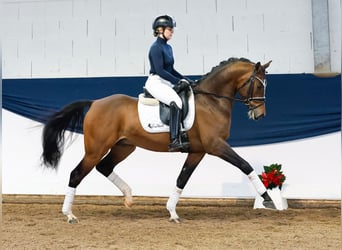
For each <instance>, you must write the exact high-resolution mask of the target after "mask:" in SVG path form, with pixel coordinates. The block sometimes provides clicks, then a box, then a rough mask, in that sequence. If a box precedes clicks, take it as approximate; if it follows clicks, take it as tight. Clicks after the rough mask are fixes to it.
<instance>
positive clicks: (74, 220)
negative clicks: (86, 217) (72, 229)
mask: <svg viewBox="0 0 342 250" xmlns="http://www.w3.org/2000/svg"><path fill="white" fill-rule="evenodd" d="M78 222H79V220H78V219H77V218H70V219H68V223H69V224H77V223H78Z"/></svg>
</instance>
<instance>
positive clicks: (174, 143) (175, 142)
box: [169, 102, 189, 152]
mask: <svg viewBox="0 0 342 250" xmlns="http://www.w3.org/2000/svg"><path fill="white" fill-rule="evenodd" d="M180 122H181V110H180V109H179V108H178V107H177V105H176V103H175V102H171V103H170V144H169V152H175V151H181V150H185V149H187V148H188V146H189V143H188V142H185V143H182V141H181V138H180V136H179V131H180Z"/></svg>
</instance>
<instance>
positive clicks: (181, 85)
mask: <svg viewBox="0 0 342 250" xmlns="http://www.w3.org/2000/svg"><path fill="white" fill-rule="evenodd" d="M189 86H190V83H189V81H188V80H186V79H181V80H180V81H179V82H178V83H177V85H175V86H174V87H173V89H174V90H175V91H176V92H177V93H180V92H182V91H183V90H184V89H186V88H188V87H189Z"/></svg>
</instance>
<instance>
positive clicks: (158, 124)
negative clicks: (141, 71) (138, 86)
mask: <svg viewBox="0 0 342 250" xmlns="http://www.w3.org/2000/svg"><path fill="white" fill-rule="evenodd" d="M138 113H139V120H140V123H141V126H142V127H143V128H144V129H145V130H146V131H147V132H149V133H161V132H169V130H170V129H169V126H168V125H165V124H164V123H163V122H162V121H161V120H160V116H159V101H158V100H157V99H153V98H145V97H144V94H140V95H139V101H138ZM194 120H195V100H194V94H193V93H192V91H191V94H190V97H189V112H188V115H187V116H186V118H185V119H184V128H182V131H187V130H189V129H190V128H191V127H192V125H193V123H194Z"/></svg>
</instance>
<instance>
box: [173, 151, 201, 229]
mask: <svg viewBox="0 0 342 250" xmlns="http://www.w3.org/2000/svg"><path fill="white" fill-rule="evenodd" d="M204 155H205V153H196V154H195V153H190V154H188V157H187V158H186V160H185V162H184V165H183V167H182V170H181V172H180V173H179V176H178V178H177V185H176V187H175V189H174V191H173V192H172V194H171V195H170V197H169V199H168V201H167V204H166V209H167V210H168V211H169V213H170V222H176V223H180V218H179V216H178V215H177V213H176V206H177V203H178V200H179V197H180V195H181V194H182V191H183V189H184V187H185V185H186V183H187V182H188V180H189V179H190V176H191V175H192V173H193V172H194V170H195V169H196V167H197V166H198V164H199V163H200V161H201V160H202V159H203V157H204Z"/></svg>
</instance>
